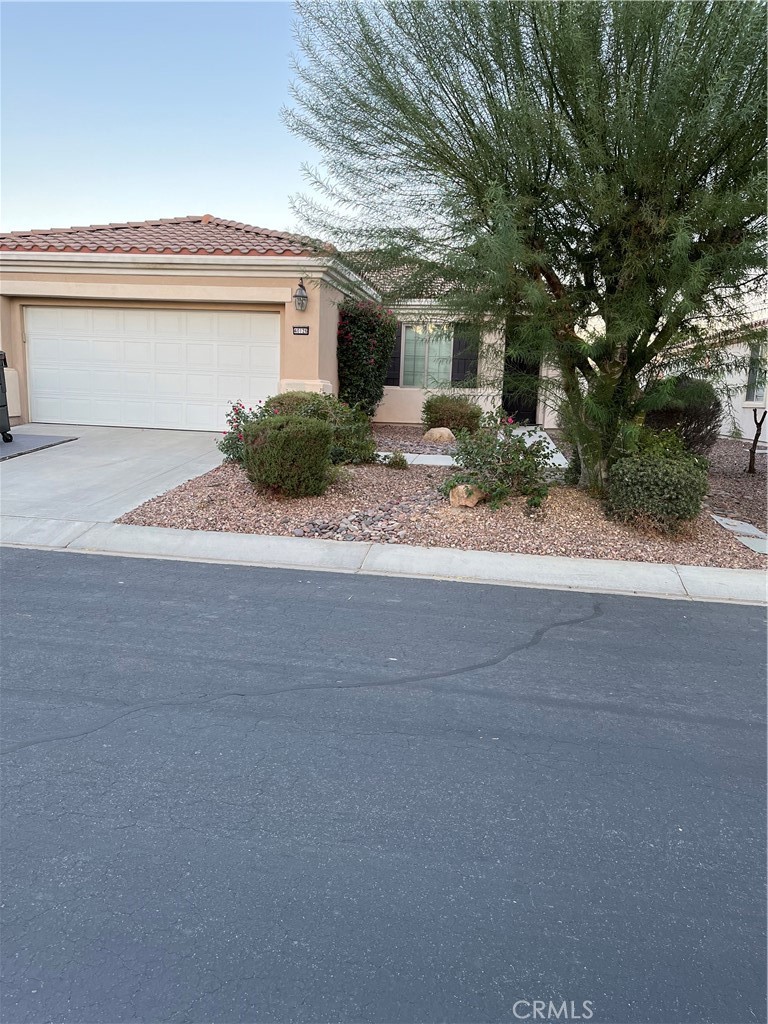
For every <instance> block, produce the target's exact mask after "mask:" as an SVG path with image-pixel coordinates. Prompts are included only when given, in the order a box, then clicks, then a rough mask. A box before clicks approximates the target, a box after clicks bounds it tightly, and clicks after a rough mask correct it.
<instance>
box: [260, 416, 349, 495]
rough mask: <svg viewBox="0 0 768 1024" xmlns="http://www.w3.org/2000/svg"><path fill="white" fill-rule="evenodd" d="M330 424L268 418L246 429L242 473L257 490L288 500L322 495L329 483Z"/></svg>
mask: <svg viewBox="0 0 768 1024" xmlns="http://www.w3.org/2000/svg"><path fill="white" fill-rule="evenodd" d="M332 442H333V430H332V428H331V424H330V423H327V422H325V421H323V420H319V419H311V418H310V417H307V416H269V417H266V418H264V419H262V420H261V421H259V422H258V423H249V424H247V425H246V427H245V453H244V462H245V471H246V473H247V474H248V479H249V480H250V481H251V483H252V484H254V485H255V486H256V487H260V488H269V489H271V490H275V491H278V492H279V493H281V494H285V495H286V496H287V497H289V498H303V497H307V496H308V495H313V494H322V493H323V492H324V491H325V489H326V488H327V486H328V484H329V483H330V481H331V459H330V455H331V444H332Z"/></svg>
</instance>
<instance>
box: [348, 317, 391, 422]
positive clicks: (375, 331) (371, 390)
mask: <svg viewBox="0 0 768 1024" xmlns="http://www.w3.org/2000/svg"><path fill="white" fill-rule="evenodd" d="M396 339H397V319H396V317H395V316H394V314H393V313H392V312H391V311H390V310H387V309H384V307H383V306H380V305H378V303H376V302H370V301H362V302H360V301H357V300H356V299H346V300H345V301H344V302H342V304H341V306H340V307H339V327H338V333H337V339H336V360H337V363H338V367H339V397H340V398H341V400H342V401H343V402H347V403H348V404H349V405H353V406H359V408H361V409H362V410H363V412H365V413H366V414H367V415H368V416H373V414H374V412H375V411H376V406H377V405H378V404H379V402H380V401H381V399H382V398H383V396H384V381H385V380H386V379H387V369H388V367H389V362H390V360H391V358H392V351H393V349H394V347H395V341H396Z"/></svg>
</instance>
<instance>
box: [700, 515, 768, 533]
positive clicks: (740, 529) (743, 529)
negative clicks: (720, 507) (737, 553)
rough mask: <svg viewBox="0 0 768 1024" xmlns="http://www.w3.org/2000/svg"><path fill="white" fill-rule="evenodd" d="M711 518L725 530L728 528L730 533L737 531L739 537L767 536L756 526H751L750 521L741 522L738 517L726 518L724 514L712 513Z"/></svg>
mask: <svg viewBox="0 0 768 1024" xmlns="http://www.w3.org/2000/svg"><path fill="white" fill-rule="evenodd" d="M712 518H713V519H714V520H715V522H716V523H720V525H721V526H723V527H725V529H726V530H730V531H731V533H737V534H738V535H739V536H740V537H760V538H762V539H765V538H766V536H768V534H765V533H763V531H762V530H758V528H757V527H756V526H752V524H751V523H742V522H741V521H740V520H739V519H728V518H727V517H726V516H716V515H714V514H713V515H712Z"/></svg>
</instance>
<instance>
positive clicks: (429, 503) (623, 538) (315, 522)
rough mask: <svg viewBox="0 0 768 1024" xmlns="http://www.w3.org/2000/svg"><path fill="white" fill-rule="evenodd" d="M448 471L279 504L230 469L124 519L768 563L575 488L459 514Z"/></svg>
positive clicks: (340, 483) (728, 542) (360, 471)
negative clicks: (531, 503)
mask: <svg viewBox="0 0 768 1024" xmlns="http://www.w3.org/2000/svg"><path fill="white" fill-rule="evenodd" d="M449 473H450V470H447V469H445V468H442V467H437V466H413V467H411V468H410V469H409V470H405V471H402V470H401V471H398V470H392V469H387V468H385V467H383V466H356V467H348V468H345V469H344V470H343V471H342V472H341V474H340V476H339V479H338V480H337V482H336V483H335V484H333V486H332V487H330V488H329V490H328V491H327V492H326V494H324V495H323V496H322V497H318V498H297V499H280V498H275V497H272V496H270V495H266V494H259V493H257V492H256V491H255V490H254V489H253V487H252V486H251V484H250V483H249V482H248V480H247V478H246V476H245V474H244V472H243V471H242V470H241V469H240V468H239V467H238V466H234V465H223V466H220V467H218V468H217V469H214V470H212V471H211V472H209V473H205V474H204V475H203V476H199V477H196V478H195V479H194V480H190V481H188V482H187V483H185V484H182V485H181V486H180V487H176V488H175V489H174V490H172V491H169V492H168V493H167V494H163V495H161V496H160V497H158V498H153V499H152V500H151V501H148V502H145V503H144V504H143V505H140V506H139V507H138V508H136V509H134V510H133V511H132V512H129V513H127V514H126V515H124V516H122V517H121V518H120V519H119V520H118V522H119V523H130V524H134V525H139V526H165V527H177V528H181V529H188V530H217V531H231V532H234V533H260V534H281V535H284V536H294V537H320V538H325V539H329V540H345V541H377V542H379V543H389V544H398V543H399V544H418V545H424V546H429V547H453V548H463V549H474V550H480V551H507V552H521V553H526V554H536V555H569V556H572V557H582V558H608V559H628V560H632V561H641V562H677V563H679V564H685V565H711V566H724V567H732V568H744V569H755V568H762V567H763V566H764V565H765V558H764V557H763V556H761V555H758V554H756V553H755V552H753V551H750V550H749V549H748V548H746V547H744V545H742V544H740V543H739V542H738V541H737V540H735V539H734V538H733V537H732V536H731V535H730V534H729V533H728V532H727V531H726V530H723V529H722V528H721V527H720V526H718V525H717V524H716V523H714V522H713V521H712V520H711V519H710V518H709V516H707V515H703V516H701V517H700V518H699V519H698V520H697V521H696V522H694V523H692V524H691V526H690V527H689V529H688V531H687V533H686V535H685V536H682V537H679V538H676V539H670V538H667V537H660V536H656V535H650V534H644V533H641V532H638V531H637V530H634V529H632V528H630V527H627V526H622V525H620V524H618V523H614V522H611V521H610V520H607V519H606V518H605V516H604V515H603V512H602V509H601V506H600V503H599V502H598V501H596V500H595V499H594V498H590V497H589V496H588V495H586V494H584V493H583V492H581V491H578V490H576V489H575V488H571V487H555V488H553V489H552V492H551V495H550V497H549V499H548V500H547V502H546V504H545V508H544V510H543V511H542V512H540V513H536V514H534V515H529V514H527V512H526V509H525V499H523V498H517V499H513V500H512V501H511V502H509V504H507V505H505V506H503V507H502V508H500V509H499V510H497V511H494V510H493V509H491V508H489V507H487V506H484V505H479V506H477V508H474V509H468V508H456V509H454V508H451V507H450V505H449V504H448V501H447V499H446V498H444V497H442V495H440V494H439V493H438V492H437V487H438V486H439V484H440V482H441V481H442V480H444V479H445V478H446V476H448V475H449Z"/></svg>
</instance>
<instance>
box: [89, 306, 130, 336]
mask: <svg viewBox="0 0 768 1024" xmlns="http://www.w3.org/2000/svg"><path fill="white" fill-rule="evenodd" d="M91 328H92V330H93V331H94V332H95V333H96V334H122V333H123V313H122V310H119V309H94V311H93V314H92V322H91Z"/></svg>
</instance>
